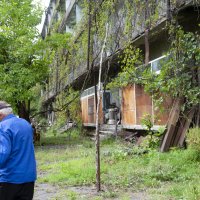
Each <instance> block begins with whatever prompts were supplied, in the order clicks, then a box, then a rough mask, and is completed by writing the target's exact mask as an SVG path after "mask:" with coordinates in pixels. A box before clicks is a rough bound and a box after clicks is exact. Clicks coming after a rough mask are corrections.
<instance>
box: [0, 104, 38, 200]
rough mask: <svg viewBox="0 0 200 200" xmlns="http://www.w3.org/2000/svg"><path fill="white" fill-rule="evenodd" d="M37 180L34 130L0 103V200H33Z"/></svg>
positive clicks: (7, 106)
mask: <svg viewBox="0 0 200 200" xmlns="http://www.w3.org/2000/svg"><path fill="white" fill-rule="evenodd" d="M35 180H36V161H35V154H34V146H33V130H32V127H31V125H30V124H29V123H28V122H27V121H26V120H24V119H21V118H18V117H16V116H15V115H14V114H13V111H12V108H11V106H10V105H9V104H8V103H6V102H4V101H0V200H31V199H33V192H34V182H35Z"/></svg>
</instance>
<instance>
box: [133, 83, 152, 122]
mask: <svg viewBox="0 0 200 200" xmlns="http://www.w3.org/2000/svg"><path fill="white" fill-rule="evenodd" d="M135 97H136V124H137V125H139V124H141V119H142V118H143V117H144V116H145V115H147V114H150V115H151V116H152V114H153V113H152V98H151V96H150V95H149V94H147V93H146V92H145V91H144V87H143V86H141V85H135ZM152 119H153V116H152Z"/></svg>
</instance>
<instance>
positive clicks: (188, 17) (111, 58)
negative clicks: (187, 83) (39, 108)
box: [41, 0, 200, 129]
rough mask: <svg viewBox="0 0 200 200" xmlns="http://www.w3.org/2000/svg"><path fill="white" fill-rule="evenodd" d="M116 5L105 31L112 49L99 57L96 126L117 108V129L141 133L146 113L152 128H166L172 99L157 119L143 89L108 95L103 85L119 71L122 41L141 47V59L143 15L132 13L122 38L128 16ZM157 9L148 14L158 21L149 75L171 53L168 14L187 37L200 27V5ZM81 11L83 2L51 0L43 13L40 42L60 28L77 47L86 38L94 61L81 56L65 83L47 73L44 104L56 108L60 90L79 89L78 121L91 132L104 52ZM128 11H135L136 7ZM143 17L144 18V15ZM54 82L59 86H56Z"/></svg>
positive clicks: (184, 2)
mask: <svg viewBox="0 0 200 200" xmlns="http://www.w3.org/2000/svg"><path fill="white" fill-rule="evenodd" d="M94 2H96V1H94ZM94 2H93V3H94ZM97 2H98V5H99V6H102V4H103V3H104V2H105V1H97ZM116 2H117V4H116V7H117V8H115V12H113V13H112V14H111V16H109V19H110V20H109V22H108V23H109V27H110V28H109V31H108V35H109V37H110V38H111V40H109V42H110V44H109V47H107V48H106V49H105V52H104V54H103V69H102V70H103V75H102V77H103V78H102V87H103V89H102V101H101V110H100V116H101V119H100V123H101V124H107V123H108V124H109V123H110V124H112V119H113V116H112V111H113V108H118V111H119V112H118V115H117V118H118V123H119V124H120V126H121V128H123V129H143V126H142V124H141V119H142V117H143V116H144V115H145V114H150V115H151V116H152V118H153V123H154V128H155V129H156V128H158V126H160V125H166V123H167V121H168V116H169V112H170V109H171V107H172V99H170V98H166V99H165V102H164V103H163V107H164V112H163V113H162V115H157V114H158V111H157V110H156V109H155V106H154V101H153V100H152V96H151V95H149V94H147V93H145V91H144V89H143V87H142V86H141V85H138V84H131V85H127V86H126V87H123V88H118V89H110V90H108V89H106V88H105V85H106V84H107V82H109V81H110V80H111V78H112V77H114V76H115V75H116V74H117V73H118V72H119V71H120V70H119V68H120V66H119V62H118V59H119V54H122V51H123V48H124V44H125V42H126V41H130V43H131V44H132V45H133V46H135V47H139V48H140V49H141V51H142V52H143V54H145V20H144V17H145V16H144V14H143V15H142V14H141V12H142V11H141V10H138V12H135V14H134V15H133V16H132V17H133V18H132V19H131V20H132V21H131V25H132V27H131V30H132V32H131V33H130V32H129V34H127V35H126V34H125V33H124V30H125V26H126V23H125V20H124V18H125V17H126V16H125V14H126V13H125V12H122V11H121V10H122V9H123V6H124V5H123V4H124V3H123V2H124V1H116ZM173 2H174V1H173ZM155 4H156V5H157V10H156V11H155V10H153V9H152V10H151V11H150V12H151V13H155V12H157V15H156V16H157V17H156V21H155V22H154V23H153V25H152V26H151V28H150V32H149V48H150V54H149V66H150V67H151V68H152V70H153V71H157V73H159V70H160V68H161V67H162V66H161V65H162V64H161V63H162V61H163V60H164V59H165V57H166V52H167V50H168V48H169V42H168V38H169V34H168V32H167V31H166V28H165V27H166V23H167V21H168V20H169V18H170V16H169V15H170V14H169V13H170V11H173V12H174V13H176V15H177V16H176V17H177V20H178V23H179V24H180V25H181V26H183V28H184V30H185V31H191V32H195V31H199V26H198V24H199V23H200V22H199V19H200V16H199V11H198V7H199V1H194V0H176V1H175V3H173V5H172V3H171V5H170V1H168V0H155ZM158 5H159V6H158ZM83 6H84V4H83V1H81V0H51V1H50V3H49V7H48V8H47V10H46V18H45V22H44V25H43V29H42V33H41V35H42V37H43V38H45V37H46V36H47V35H50V34H51V30H52V28H53V26H54V25H55V24H56V23H58V24H59V25H58V28H57V32H59V33H70V34H71V35H72V37H74V38H75V42H76V43H78V42H79V37H80V35H81V34H83V33H85V34H86V35H87V36H88V38H89V39H88V40H90V43H89V44H88V45H89V46H92V48H91V49H92V50H91V51H90V52H89V54H90V56H89V58H90V57H91V54H92V58H93V60H92V59H90V61H88V59H89V58H88V57H87V55H86V56H85V57H84V58H85V60H82V61H81V62H75V61H74V62H70V64H71V65H70V66H69V70H68V72H67V76H66V78H63V77H61V75H60V74H59V70H58V68H59V67H58V68H55V70H54V73H52V74H50V78H49V82H48V86H47V87H46V91H45V93H44V102H43V105H44V106H45V107H46V108H50V107H52V106H54V102H55V101H56V98H57V95H58V94H59V93H60V92H61V91H64V90H65V89H66V88H67V87H68V86H69V85H72V87H74V88H75V89H78V90H81V89H82V91H81V95H80V103H81V112H82V113H81V115H82V122H83V124H84V126H86V127H87V126H89V127H94V126H95V118H96V117H95V113H96V109H95V108H96V106H95V105H96V103H95V90H96V85H97V83H98V68H99V61H100V54H99V52H100V51H101V48H102V41H99V40H100V37H97V36H96V35H95V34H94V33H93V35H92V34H91V36H90V37H89V34H90V30H89V29H90V26H89V23H91V21H92V20H93V21H94V20H95V19H94V18H95V17H94V16H93V14H91V16H89V17H88V15H87V14H86V13H85V12H83ZM170 6H171V7H170ZM98 9H100V8H99V7H98V8H96V10H98ZM132 9H133V10H137V8H135V7H134V5H133V8H132ZM143 11H144V10H143ZM143 13H145V11H144V12H143ZM127 14H128V13H127ZM85 15H87V16H85ZM83 18H84V19H85V18H89V20H88V19H87V20H85V21H84V20H83ZM139 22H140V23H139ZM84 23H86V24H84ZM78 51H79V52H75V54H81V53H82V49H80V48H79V49H78ZM65 53H66V52H65ZM87 53H88V52H87ZM87 53H86V54H87ZM66 57H67V53H66ZM94 58H95V59H94ZM88 62H89V63H88ZM68 65H69V64H68ZM91 68H92V70H91ZM53 76H54V77H53ZM55 77H56V79H55ZM85 79H87V81H86V83H84V82H85ZM55 80H56V82H57V83H55ZM53 83H55V84H53ZM83 85H84V86H83ZM109 112H111V113H109ZM109 117H110V118H109ZM48 120H49V121H51V122H53V121H54V113H53V111H52V112H49V113H48ZM113 123H114V122H113Z"/></svg>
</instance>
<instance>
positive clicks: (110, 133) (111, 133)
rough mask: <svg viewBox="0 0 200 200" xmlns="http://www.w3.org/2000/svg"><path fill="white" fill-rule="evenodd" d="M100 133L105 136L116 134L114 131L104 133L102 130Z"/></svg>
mask: <svg viewBox="0 0 200 200" xmlns="http://www.w3.org/2000/svg"><path fill="white" fill-rule="evenodd" d="M99 132H100V133H101V134H103V135H114V134H115V132H114V131H110V130H107V131H102V130H100V131H99Z"/></svg>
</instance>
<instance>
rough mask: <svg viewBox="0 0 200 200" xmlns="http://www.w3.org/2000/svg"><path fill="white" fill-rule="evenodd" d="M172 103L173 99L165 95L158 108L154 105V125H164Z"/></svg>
mask: <svg viewBox="0 0 200 200" xmlns="http://www.w3.org/2000/svg"><path fill="white" fill-rule="evenodd" d="M172 105H173V99H172V98H170V97H167V96H164V97H163V103H162V105H161V107H160V108H158V109H156V108H155V106H154V119H155V121H154V123H155V124H156V125H166V124H167V122H168V119H169V114H170V111H171V108H172Z"/></svg>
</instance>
